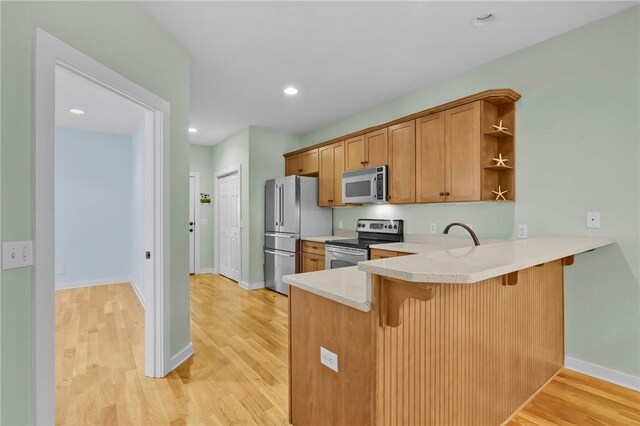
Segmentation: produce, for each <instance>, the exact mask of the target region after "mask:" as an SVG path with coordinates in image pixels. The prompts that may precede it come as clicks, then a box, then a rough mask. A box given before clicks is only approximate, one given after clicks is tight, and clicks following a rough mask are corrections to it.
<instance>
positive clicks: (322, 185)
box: [318, 145, 335, 207]
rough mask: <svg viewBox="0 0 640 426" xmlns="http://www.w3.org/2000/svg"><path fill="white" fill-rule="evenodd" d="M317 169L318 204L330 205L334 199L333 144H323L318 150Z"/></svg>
mask: <svg viewBox="0 0 640 426" xmlns="http://www.w3.org/2000/svg"><path fill="white" fill-rule="evenodd" d="M318 151H319V155H318V156H319V163H320V164H319V171H318V205H319V206H323V207H329V206H331V203H332V202H333V201H335V200H334V197H333V194H334V184H333V181H334V165H333V145H329V146H323V147H322V148H320V149H319V150H318Z"/></svg>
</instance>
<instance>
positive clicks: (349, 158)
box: [344, 128, 388, 171]
mask: <svg viewBox="0 0 640 426" xmlns="http://www.w3.org/2000/svg"><path fill="white" fill-rule="evenodd" d="M344 146H345V168H346V171H352V170H359V169H365V168H369V167H376V166H383V165H385V164H387V163H388V144H387V129H386V128H384V129H380V130H376V131H374V132H370V133H367V134H365V135H360V136H356V137H354V138H350V139H347V140H345V141H344Z"/></svg>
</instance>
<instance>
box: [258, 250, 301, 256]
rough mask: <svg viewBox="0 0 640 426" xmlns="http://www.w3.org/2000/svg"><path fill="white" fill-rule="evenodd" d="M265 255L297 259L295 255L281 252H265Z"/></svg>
mask: <svg viewBox="0 0 640 426" xmlns="http://www.w3.org/2000/svg"><path fill="white" fill-rule="evenodd" d="M264 252H265V253H269V254H275V255H276V256H284V257H296V255H295V253H283V252H281V251H273V250H265V251H264Z"/></svg>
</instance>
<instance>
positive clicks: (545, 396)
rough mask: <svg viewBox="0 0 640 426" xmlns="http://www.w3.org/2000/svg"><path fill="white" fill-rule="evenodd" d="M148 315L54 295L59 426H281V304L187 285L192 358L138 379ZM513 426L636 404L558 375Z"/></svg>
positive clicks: (95, 298)
mask: <svg viewBox="0 0 640 426" xmlns="http://www.w3.org/2000/svg"><path fill="white" fill-rule="evenodd" d="M143 322H144V315H143V311H142V307H141V306H140V304H139V303H138V300H137V298H136V296H135V293H134V292H133V290H132V289H131V287H130V286H129V285H128V284H119V285H110V286H99V287H90V288H80V289H73V290H64V291H59V292H57V298H56V424H68V425H78V424H120V425H141V424H172V425H182V424H194V425H196V424H197V425H204V424H207V425H208V424H224V425H228V424H241V425H245V424H278V425H286V424H287V423H288V416H287V407H288V403H287V398H288V391H287V380H288V373H287V338H288V337H287V336H288V334H287V299H286V298H285V297H284V296H280V295H278V294H276V293H273V292H271V291H268V290H254V291H251V292H247V291H245V290H242V289H240V288H239V287H238V286H237V284H235V283H234V282H232V281H230V280H227V279H225V278H222V277H219V276H214V275H211V274H206V275H196V276H193V277H192V278H191V341H192V342H193V346H194V351H195V355H194V357H193V358H191V359H190V360H189V361H187V362H185V363H184V364H183V365H182V366H180V367H179V368H178V369H177V370H176V371H174V372H172V373H171V374H169V375H168V376H167V377H166V378H164V379H149V378H146V377H144V373H143V371H144V370H143V360H144V356H143V347H142V344H143V340H144V339H143V327H144V324H143ZM510 424H511V425H554V424H559V425H603V424H607V425H640V394H639V393H637V392H632V391H630V390H627V389H624V388H621V387H619V386H615V385H611V384H608V383H606V382H602V381H599V380H596V379H593V378H590V377H587V376H583V375H581V374H577V373H574V372H571V371H568V370H563V371H562V372H561V373H560V374H559V375H558V376H557V377H556V378H555V379H554V380H553V381H552V382H551V383H550V384H549V385H547V387H546V388H545V389H544V390H543V391H542V392H541V393H540V394H539V395H538V396H537V397H536V398H535V399H534V400H533V401H532V402H531V403H530V404H528V405H527V406H526V407H525V408H524V409H523V410H522V411H521V412H520V413H518V415H517V416H516V417H514V419H513V420H512V421H511V422H510Z"/></svg>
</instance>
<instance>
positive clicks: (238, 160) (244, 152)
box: [211, 128, 251, 281]
mask: <svg viewBox="0 0 640 426" xmlns="http://www.w3.org/2000/svg"><path fill="white" fill-rule="evenodd" d="M211 156H212V159H213V163H212V167H213V175H214V179H215V174H216V173H218V172H220V171H222V170H226V169H228V168H230V167H235V166H237V165H240V166H241V169H242V173H241V174H242V176H241V181H242V185H241V198H242V221H243V229H242V265H241V266H242V269H241V274H242V277H241V279H242V280H243V281H246V278H245V277H248V276H249V261H248V260H249V230H248V225H247V218H248V217H249V212H250V211H251V210H250V209H249V129H248V128H246V129H243V130H241V131H239V132H238V133H236V134H235V135H233V136H231V137H229V138H227V139H226V140H224V141H222V142H220V143H219V144H217V145H214V146H213V148H212V154H211ZM211 201H212V202H211V205H212V206H213V208H214V209H216V208H217V205H218V204H217V203H218V195H217V194H215V193H214V194H213V196H212V200H211ZM211 223H212V224H213V233H214V235H215V233H216V226H217V225H216V223H214V221H211ZM214 250H215V248H214ZM214 256H215V252H214Z"/></svg>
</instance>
